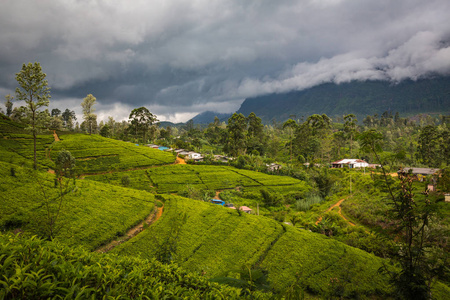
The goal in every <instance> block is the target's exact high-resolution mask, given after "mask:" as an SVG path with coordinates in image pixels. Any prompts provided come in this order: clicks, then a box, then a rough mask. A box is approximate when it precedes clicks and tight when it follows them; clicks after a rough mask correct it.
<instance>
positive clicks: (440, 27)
mask: <svg viewBox="0 0 450 300" xmlns="http://www.w3.org/2000/svg"><path fill="white" fill-rule="evenodd" d="M449 15H450V2H449V1H446V0H430V1H418V0H399V1H383V0H381V1H368V0H362V1H350V0H320V1H318V0H309V1H307V0H305V1H300V0H299V1H230V0H226V1H225V0H223V1H213V2H211V1H202V0H199V1H175V0H171V1H143V0H141V1H119V0H117V1H106V0H105V1H90V0H84V1H50V0H45V1H25V0H6V1H4V2H3V3H2V9H1V11H0V68H1V70H2V72H0V92H1V95H0V96H1V97H2V98H3V96H4V95H5V94H7V93H13V91H14V88H15V86H16V82H15V73H17V72H18V71H19V70H20V68H21V65H22V63H27V62H29V61H31V62H34V61H38V62H40V63H41V65H42V67H43V70H44V71H45V72H46V73H47V75H48V80H49V84H50V86H51V87H52V99H51V105H52V107H59V108H62V109H64V108H67V107H68V108H72V109H75V110H76V111H77V112H80V108H79V106H80V103H81V101H82V98H83V97H85V96H86V94H88V93H92V94H94V96H96V97H97V99H98V102H99V105H98V107H97V112H98V113H99V117H100V118H102V117H103V116H104V117H106V116H107V115H112V116H114V117H115V118H116V119H122V118H126V117H127V116H128V114H129V112H130V111H131V109H133V108H135V107H139V106H146V107H148V108H149V109H150V110H151V111H152V112H154V113H155V114H157V115H158V116H159V119H161V120H164V119H167V120H171V121H175V122H177V121H186V120H188V119H189V118H191V117H192V116H193V115H195V114H196V113H198V112H201V111H206V110H214V111H221V112H231V111H234V110H237V109H238V108H239V105H240V104H241V103H242V101H243V100H244V99H245V98H247V97H254V96H257V95H264V94H267V93H278V92H287V91H291V90H301V89H304V88H309V87H312V86H315V85H318V84H321V83H324V82H335V83H342V82H349V81H351V80H367V79H381V80H389V81H392V82H394V83H396V82H399V81H401V80H403V79H413V80H416V79H418V78H423V77H427V76H430V75H436V74H437V75H448V74H450V22H448V16H449Z"/></svg>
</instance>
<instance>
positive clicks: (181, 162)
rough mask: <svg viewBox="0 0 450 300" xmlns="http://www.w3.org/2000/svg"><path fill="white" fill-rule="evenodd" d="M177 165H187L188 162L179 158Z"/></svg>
mask: <svg viewBox="0 0 450 300" xmlns="http://www.w3.org/2000/svg"><path fill="white" fill-rule="evenodd" d="M175 164H176V165H185V164H186V161H185V160H184V159H183V158H181V157H178V156H177V160H176V161H175Z"/></svg>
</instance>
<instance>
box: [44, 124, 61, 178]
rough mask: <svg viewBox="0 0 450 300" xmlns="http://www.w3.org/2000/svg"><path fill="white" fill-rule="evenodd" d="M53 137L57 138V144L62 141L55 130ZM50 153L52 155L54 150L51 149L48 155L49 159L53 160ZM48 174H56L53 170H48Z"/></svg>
mask: <svg viewBox="0 0 450 300" xmlns="http://www.w3.org/2000/svg"><path fill="white" fill-rule="evenodd" d="M53 137H54V138H55V142H59V141H60V139H59V137H58V134H57V133H56V130H53ZM50 153H52V149H51V148H50V150H49V151H48V154H47V157H48V158H49V159H50V160H51V159H52V158H51V156H50ZM48 172H49V173H50V174H55V170H52V169H48Z"/></svg>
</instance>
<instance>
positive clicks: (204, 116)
mask: <svg viewBox="0 0 450 300" xmlns="http://www.w3.org/2000/svg"><path fill="white" fill-rule="evenodd" d="M231 115H232V114H230V113H218V112H213V111H205V112H202V113H201V114H198V115H196V116H195V117H193V118H192V121H194V124H209V123H212V122H214V118H215V117H216V116H217V117H218V118H219V120H220V121H227V120H228V118H229V117H231Z"/></svg>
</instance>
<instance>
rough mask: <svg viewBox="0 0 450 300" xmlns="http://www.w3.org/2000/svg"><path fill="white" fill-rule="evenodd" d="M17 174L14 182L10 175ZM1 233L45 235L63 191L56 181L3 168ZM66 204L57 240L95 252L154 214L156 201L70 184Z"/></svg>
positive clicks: (93, 184)
mask: <svg viewBox="0 0 450 300" xmlns="http://www.w3.org/2000/svg"><path fill="white" fill-rule="evenodd" d="M11 169H14V176H12V175H11ZM0 177H1V178H2V180H1V181H0V191H1V193H0V200H1V201H0V212H1V214H0V229H3V230H9V229H16V228H20V229H21V230H22V231H25V232H30V233H35V234H39V235H40V234H42V232H43V230H45V227H46V224H47V222H48V218H47V213H48V211H47V204H48V205H49V206H50V212H52V214H53V215H54V214H55V211H56V207H57V206H58V202H57V195H58V192H59V189H58V188H56V187H55V180H54V178H55V176H54V175H53V174H50V173H41V172H36V171H35V172H33V171H32V170H31V169H28V168H22V167H20V166H17V165H12V164H9V163H5V162H0ZM70 181H71V182H70V183H69V184H70V192H69V193H68V194H66V195H65V196H64V198H63V206H62V209H61V212H62V213H61V215H60V217H59V218H58V219H57V223H56V226H55V227H56V228H59V230H58V232H57V234H56V238H57V239H58V240H61V241H64V243H65V244H68V245H83V246H85V247H86V248H87V249H90V250H94V249H96V248H97V247H99V246H100V245H102V244H104V243H106V242H108V241H110V240H112V239H114V238H116V237H117V236H121V235H123V234H124V233H125V232H126V230H127V229H129V228H130V227H132V226H134V225H135V224H137V223H139V222H140V221H142V220H143V219H144V218H145V217H147V216H148V215H149V214H150V213H151V212H152V211H153V208H154V201H155V197H154V195H153V194H150V193H148V192H145V191H138V190H134V189H127V188H124V187H119V186H111V185H108V184H103V183H98V182H92V181H86V180H76V181H75V183H72V180H70Z"/></svg>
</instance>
